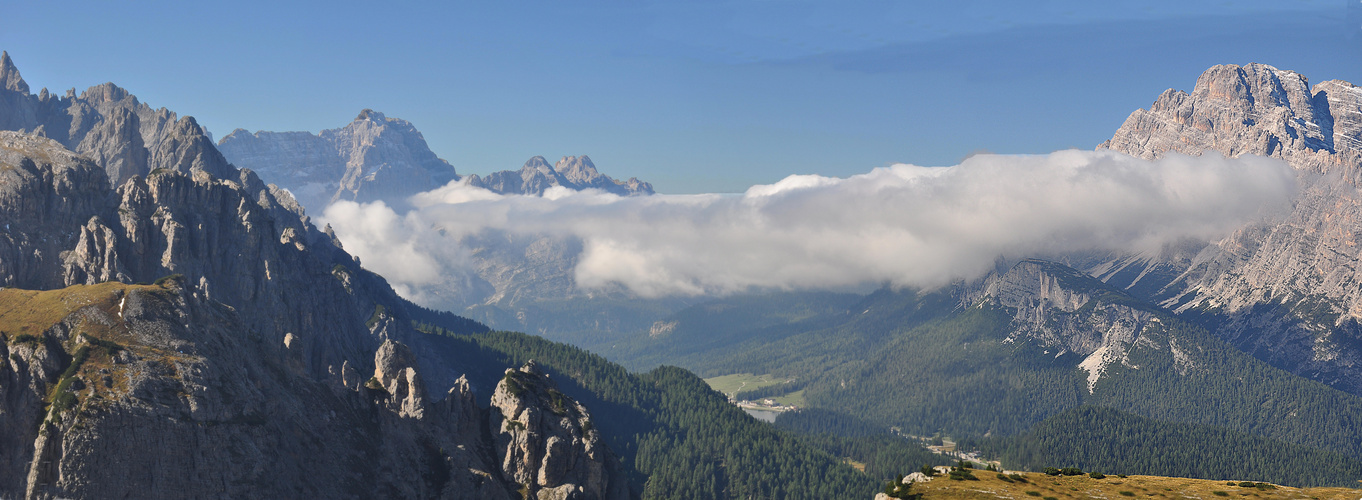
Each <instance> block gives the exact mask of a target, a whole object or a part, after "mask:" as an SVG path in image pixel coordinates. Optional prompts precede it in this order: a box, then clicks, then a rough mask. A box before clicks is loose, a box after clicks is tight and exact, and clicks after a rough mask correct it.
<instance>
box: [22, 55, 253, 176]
mask: <svg viewBox="0 0 1362 500" xmlns="http://www.w3.org/2000/svg"><path fill="white" fill-rule="evenodd" d="M0 80H3V82H4V90H3V91H0V130H24V131H28V132H32V133H34V134H37V135H42V136H45V137H49V138H51V139H53V140H56V141H57V142H58V143H60V144H61V145H62V146H64V147H66V148H67V149H70V150H72V151H75V152H76V153H79V154H81V155H83V156H86V157H88V158H90V159H92V160H94V161H95V163H96V164H98V165H100V167H102V168H104V169H105V175H106V176H107V177H108V182H109V183H110V184H111V185H114V186H118V185H122V183H123V182H124V181H126V180H128V179H129V178H131V177H133V176H139V175H140V176H145V175H147V174H149V173H151V172H153V171H156V170H159V169H165V170H171V171H176V172H181V173H186V174H190V173H193V172H204V173H207V174H209V175H211V176H213V177H217V178H230V177H234V176H235V175H236V172H235V169H233V168H231V166H230V165H229V164H228V163H227V160H226V159H225V158H223V157H222V155H221V154H220V153H218V151H217V149H215V148H214V147H213V143H212V141H211V140H209V139H208V137H207V135H206V133H205V132H204V130H203V128H202V127H200V126H199V124H198V123H197V122H195V121H194V119H193V118H192V117H187V116H186V117H179V116H178V115H176V114H175V113H173V112H171V111H169V110H167V109H165V108H161V109H152V108H151V107H150V106H147V105H146V104H143V103H141V102H139V101H138V100H137V98H136V97H134V96H132V95H131V94H129V93H128V91H126V90H123V89H121V88H119V87H118V86H116V85H114V84H112V83H105V84H102V85H96V86H94V87H90V88H89V89H87V90H86V91H85V92H82V93H81V94H80V95H79V96H77V95H76V93H75V89H71V90H68V91H67V92H66V95H65V96H62V97H57V96H56V95H54V94H51V93H49V92H48V91H47V89H43V90H42V91H41V92H40V93H38V94H37V95H33V94H30V93H28V84H26V83H24V81H23V79H22V78H21V77H20V76H19V71H18V69H16V68H15V67H14V64H13V61H11V60H10V58H9V55H8V54H7V53H6V54H0Z"/></svg>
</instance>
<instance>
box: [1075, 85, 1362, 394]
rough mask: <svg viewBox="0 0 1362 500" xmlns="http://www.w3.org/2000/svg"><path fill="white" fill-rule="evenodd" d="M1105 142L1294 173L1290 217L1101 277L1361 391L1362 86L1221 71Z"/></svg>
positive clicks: (1130, 150) (1284, 362) (1134, 261)
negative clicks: (1280, 163) (1259, 161)
mask: <svg viewBox="0 0 1362 500" xmlns="http://www.w3.org/2000/svg"><path fill="white" fill-rule="evenodd" d="M1100 147H1105V148H1110V149H1113V150H1116V151H1120V152H1124V153H1127V154H1130V155H1134V156H1139V157H1143V158H1157V157H1160V156H1163V155H1165V154H1168V153H1169V152H1179V153H1184V154H1191V155H1199V154H1202V153H1203V152H1205V151H1207V150H1211V151H1216V152H1218V153H1220V154H1223V155H1225V156H1238V155H1242V154H1257V155H1263V156H1271V157H1274V158H1278V159H1281V160H1284V161H1286V162H1287V163H1288V164H1290V165H1291V166H1292V167H1293V168H1295V169H1296V171H1297V172H1298V173H1299V175H1298V177H1297V182H1298V184H1299V186H1300V190H1299V193H1298V194H1297V197H1296V200H1295V201H1294V203H1293V205H1292V212H1291V213H1290V214H1288V215H1286V216H1283V217H1281V218H1275V219H1273V220H1262V221H1258V222H1256V223H1253V224H1250V225H1248V226H1247V227H1245V228H1243V229H1240V230H1239V231H1236V232H1235V233H1234V234H1232V235H1230V236H1229V237H1228V238H1225V239H1224V240H1221V241H1217V242H1211V243H1209V244H1208V245H1206V246H1205V247H1204V248H1202V249H1200V250H1198V251H1195V252H1192V253H1191V254H1188V255H1194V257H1189V258H1162V257H1160V258H1155V259H1148V258H1142V257H1139V256H1124V257H1119V258H1117V259H1115V260H1113V261H1110V262H1104V263H1101V264H1098V265H1097V266H1094V267H1092V268H1091V269H1092V270H1094V271H1098V273H1099V274H1101V275H1102V276H1103V279H1105V280H1107V281H1108V282H1109V283H1111V284H1113V285H1116V286H1119V287H1123V288H1125V289H1127V290H1130V291H1132V292H1135V293H1140V294H1143V295H1144V296H1145V298H1147V299H1150V300H1152V301H1156V302H1159V303H1160V304H1162V305H1163V306H1165V307H1168V308H1170V309H1173V310H1175V311H1178V312H1194V313H1195V312H1196V311H1215V313H1214V314H1217V315H1221V316H1223V317H1221V318H1218V319H1217V320H1216V324H1217V325H1218V326H1217V331H1216V333H1217V334H1218V335H1220V336H1221V337H1223V338H1225V339H1226V340H1229V341H1231V342H1233V343H1234V344H1235V345H1237V346H1238V347H1240V348H1241V349H1243V350H1245V351H1248V352H1251V353H1253V354H1254V355H1255V356H1257V357H1259V358H1261V359H1264V360H1266V361H1269V362H1271V363H1272V364H1273V365H1276V366H1279V367H1283V368H1286V369H1288V370H1290V371H1293V372H1295V373H1298V374H1303V375H1306V376H1309V377H1311V378H1314V379H1316V380H1319V381H1321V382H1324V383H1327V384H1330V385H1332V386H1334V387H1336V388H1339V389H1343V390H1346V391H1349V392H1352V393H1354V394H1359V393H1362V370H1359V369H1358V368H1357V367H1358V366H1362V349H1359V348H1358V347H1356V343H1355V341H1354V340H1353V339H1354V338H1355V335H1356V334H1355V333H1354V332H1355V331H1356V325H1357V320H1359V319H1362V272H1359V271H1357V269H1359V268H1360V267H1359V265H1362V260H1359V255H1358V252H1357V250H1356V245H1357V241H1356V239H1357V238H1356V236H1355V235H1357V234H1362V191H1359V190H1358V186H1359V184H1360V183H1362V89H1358V87H1357V86H1355V85H1353V84H1351V83H1348V82H1343V81H1338V80H1330V81H1325V82H1322V83H1319V84H1316V85H1314V86H1313V87H1312V86H1311V85H1310V81H1309V79H1307V78H1306V77H1305V76H1303V75H1301V74H1299V73H1296V72H1294V71H1287V70H1280V69H1277V68H1274V67H1272V66H1267V65H1263V64H1248V65H1244V66H1237V65H1222V66H1215V67H1213V68H1210V69H1208V70H1206V72H1205V73H1203V74H1202V75H1201V77H1200V78H1198V79H1197V83H1196V86H1195V87H1194V88H1193V89H1192V91H1191V92H1190V93H1185V92H1181V91H1176V90H1171V89H1170V90H1168V91H1166V92H1164V93H1163V94H1162V95H1160V96H1159V97H1158V99H1157V100H1155V101H1154V103H1153V104H1152V105H1151V106H1150V107H1149V108H1148V109H1140V110H1136V111H1135V112H1133V113H1131V114H1130V117H1129V118H1127V119H1126V121H1125V123H1124V124H1123V125H1122V126H1121V128H1120V129H1119V130H1117V131H1116V133H1115V134H1114V135H1113V136H1112V138H1111V139H1110V140H1108V141H1106V142H1104V143H1103V144H1102V145H1101V146H1100ZM1318 174H1325V175H1318ZM1103 268H1105V269H1108V270H1109V271H1106V272H1102V271H1101V269H1103Z"/></svg>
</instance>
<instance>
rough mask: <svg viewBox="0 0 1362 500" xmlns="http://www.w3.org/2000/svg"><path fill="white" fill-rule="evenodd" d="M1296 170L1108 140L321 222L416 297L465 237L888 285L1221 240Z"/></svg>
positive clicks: (465, 203)
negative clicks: (1042, 150)
mask: <svg viewBox="0 0 1362 500" xmlns="http://www.w3.org/2000/svg"><path fill="white" fill-rule="evenodd" d="M1295 189H1296V182H1295V175H1294V173H1293V172H1292V171H1291V169H1290V168H1289V167H1288V166H1286V165H1285V164H1284V163H1282V162H1280V161H1277V160H1273V159H1268V158H1260V157H1243V158H1237V159H1227V158H1224V157H1222V156H1220V155H1218V154H1215V153H1207V154H1206V155H1205V156H1201V157H1190V156H1183V155H1176V154H1175V155H1170V156H1169V157H1167V158H1164V159H1161V160H1157V161H1147V160H1141V159H1137V158H1132V157H1130V156H1126V155H1123V154H1119V153H1114V152H1109V151H1098V152H1092V151H1077V150H1069V151H1059V152H1055V153H1051V154H1048V155H1035V156H1004V155H976V156H973V157H970V158H969V159H967V160H965V161H964V162H962V163H961V164H960V165H957V166H954V167H948V168H929V167H918V166H912V165H894V166H892V167H887V168H877V169H875V170H873V171H871V172H869V173H867V174H862V175H856V176H852V177H848V178H832V177H822V176H816V175H792V176H790V177H787V178H785V179H783V180H781V181H779V182H777V183H775V184H770V185H758V186H753V187H752V188H750V189H748V190H747V192H746V193H743V194H741V195H737V194H731V195H724V194H703V195H654V196H647V197H619V196H615V195H612V194H608V193H603V192H599V191H583V192H574V191H570V190H567V189H565V188H555V189H554V190H551V191H550V192H549V193H547V194H546V195H545V196H544V197H542V198H541V197H531V196H501V195H496V194H494V193H491V192H488V191H485V190H481V189H478V188H472V187H468V186H465V185H460V184H456V183H452V184H450V185H448V186H445V187H443V188H440V189H437V190H434V191H430V192H427V193H422V194H421V195H418V196H416V197H414V198H413V199H412V202H413V204H414V205H415V206H417V208H416V209H414V210H412V211H410V212H408V213H405V214H397V213H395V212H394V211H393V210H392V209H391V208H389V207H387V206H386V205H384V204H382V203H375V204H366V205H360V204H355V203H350V202H340V203H336V204H334V205H332V206H330V207H328V208H327V210H326V211H325V214H324V215H323V217H322V218H323V219H324V220H325V221H326V222H328V223H330V224H332V225H333V226H334V227H335V230H336V233H337V234H338V236H339V237H340V239H341V240H342V242H343V243H344V245H345V247H346V249H347V250H349V251H350V252H351V253H353V254H356V255H358V256H359V257H360V258H361V259H362V261H363V262H364V264H365V266H366V267H368V268H370V269H372V270H374V271H376V272H378V273H380V274H382V275H384V276H385V277H387V278H388V279H389V281H391V282H392V283H393V284H394V285H395V286H396V287H397V289H398V291H399V292H400V293H403V294H404V295H407V296H408V297H413V298H416V299H417V300H418V301H421V300H420V298H421V297H420V296H421V294H422V289H423V287H430V286H435V285H437V284H440V283H449V282H463V281H465V280H467V279H468V278H469V277H470V276H472V275H473V274H474V273H475V269H474V266H475V260H474V259H472V258H471V257H470V256H469V255H468V252H467V251H466V250H465V249H463V248H462V247H461V245H460V242H461V241H464V238H465V237H467V236H471V235H478V234H487V233H486V232H487V231H502V232H505V233H506V234H512V235H547V236H556V237H562V238H576V239H578V241H580V242H581V244H582V253H581V255H580V256H579V258H578V260H577V264H576V267H575V268H574V269H573V270H572V273H573V277H574V278H575V281H576V286H577V287H579V288H583V289H591V288H599V287H604V286H616V285H614V284H618V285H623V286H624V287H627V288H628V289H629V290H632V291H633V292H634V293H637V294H639V295H641V296H645V297H657V296H666V295H697V294H724V293H732V292H738V291H745V290H750V289H754V288H758V289H759V288H777V289H816V288H831V287H845V286H854V285H858V284H865V283H883V282H889V283H892V284H894V285H897V286H920V287H932V286H937V285H942V284H945V283H948V282H950V281H952V280H956V279H969V278H973V277H977V276H980V275H982V274H983V273H985V272H986V271H987V270H988V269H990V268H991V267H992V266H993V263H994V262H995V261H996V259H997V258H998V257H1000V256H1001V257H1009V258H1017V257H1025V256H1031V255H1042V254H1045V255H1052V254H1056V253H1063V252H1071V251H1089V250H1102V249H1111V250H1130V251H1150V250H1157V249H1158V248H1160V247H1161V246H1163V245H1165V244H1169V243H1174V242H1178V241H1182V240H1185V239H1189V238H1191V239H1200V240H1215V239H1218V238H1222V237H1224V236H1227V235H1228V234H1229V233H1231V232H1232V231H1234V230H1235V229H1237V228H1239V227H1241V226H1243V225H1244V224H1246V223H1248V222H1250V221H1252V220H1254V219H1256V218H1260V217H1262V216H1264V215H1265V214H1267V213H1270V212H1275V211H1277V210H1280V209H1282V208H1284V207H1286V206H1289V203H1290V200H1291V197H1292V196H1293V194H1294V193H1295Z"/></svg>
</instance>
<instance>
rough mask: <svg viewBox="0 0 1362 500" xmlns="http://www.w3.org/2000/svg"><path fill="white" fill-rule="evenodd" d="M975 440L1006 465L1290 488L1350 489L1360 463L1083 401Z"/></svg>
mask: <svg viewBox="0 0 1362 500" xmlns="http://www.w3.org/2000/svg"><path fill="white" fill-rule="evenodd" d="M963 444H966V445H977V446H978V447H979V449H981V450H982V451H983V452H984V453H985V454H987V455H988V456H992V457H997V458H999V459H1001V460H1002V461H1003V463H1005V464H1007V465H1008V466H1009V467H1015V468H1021V469H1031V470H1039V469H1040V468H1042V467H1078V468H1080V469H1083V470H1091V471H1100V472H1103V473H1106V474H1145V475H1155V476H1178V477H1195V478H1202V479H1253V480H1256V481H1268V482H1271V483H1276V484H1284V485H1291V486H1352V487H1355V486H1357V481H1356V479H1357V478H1359V477H1362V462H1359V461H1358V460H1357V459H1354V458H1351V457H1348V456H1345V455H1343V454H1340V453H1335V452H1328V451H1319V450H1316V449H1312V448H1309V447H1305V446H1299V445H1293V444H1288V443H1284V442H1282V441H1279V440H1274V439H1267V438H1263V437H1259V436H1254V435H1251V434H1247V433H1243V432H1236V431H1230V430H1226V429H1224V428H1220V427H1210V426H1202V425H1188V424H1178V423H1170V422H1161V421H1158V420H1153V419H1149V418H1144V417H1141V416H1138V415H1132V414H1130V413H1125V412H1122V411H1118V410H1113V409H1110V408H1097V407H1091V406H1083V407H1079V408H1074V409H1071V410H1068V411H1065V412H1064V413H1061V414H1059V415H1056V416H1054V417H1051V418H1049V419H1046V420H1045V421H1044V422H1041V423H1039V424H1036V426H1034V427H1032V428H1031V429H1030V430H1028V431H1026V432H1025V433H1023V434H1020V435H1017V436H1012V437H1003V438H990V439H982V440H979V441H977V442H973V443H963Z"/></svg>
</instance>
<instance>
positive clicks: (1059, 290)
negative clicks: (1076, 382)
mask: <svg viewBox="0 0 1362 500" xmlns="http://www.w3.org/2000/svg"><path fill="white" fill-rule="evenodd" d="M963 297H964V300H963V304H962V305H965V306H974V305H977V304H980V303H990V304H994V305H997V306H1002V307H1005V308H1007V309H1008V310H1010V311H1012V315H1013V319H1012V324H1011V327H1010V329H1009V331H1010V333H1009V334H1008V336H1007V338H1006V340H1005V342H1008V343H1027V342H1030V343H1035V344H1037V345H1040V346H1043V347H1045V348H1047V349H1049V350H1047V351H1045V354H1047V355H1053V356H1054V357H1056V358H1058V357H1060V356H1063V355H1065V354H1074V355H1076V356H1077V357H1078V358H1080V359H1081V361H1080V362H1079V363H1078V368H1079V369H1081V370H1084V371H1086V372H1087V373H1088V376H1087V381H1088V385H1087V389H1088V392H1089V393H1092V392H1093V391H1094V390H1095V388H1096V385H1097V382H1098V381H1099V380H1101V378H1102V375H1103V374H1104V373H1106V371H1107V367H1108V366H1110V365H1112V364H1113V363H1119V364H1122V365H1125V366H1127V367H1132V368H1135V367H1137V366H1136V365H1135V364H1133V363H1132V362H1131V360H1130V353H1131V352H1132V351H1134V350H1135V349H1137V348H1141V349H1153V350H1157V351H1164V352H1167V353H1168V354H1170V355H1173V356H1174V357H1175V358H1176V359H1175V364H1176V366H1178V369H1179V370H1182V371H1184V372H1185V371H1186V370H1188V369H1190V368H1192V367H1193V365H1194V363H1195V362H1194V361H1193V360H1191V358H1189V357H1185V356H1184V357H1179V356H1178V354H1177V353H1178V352H1179V351H1178V348H1177V342H1178V340H1177V339H1176V338H1175V337H1173V336H1170V335H1166V334H1165V333H1164V332H1163V331H1162V330H1163V329H1162V328H1161V326H1162V320H1161V319H1160V318H1159V314H1158V313H1157V312H1156V311H1154V310H1152V309H1151V308H1149V307H1148V306H1145V305H1143V304H1142V303H1140V302H1139V301H1138V300H1137V299H1135V298H1134V297H1131V296H1129V295H1126V294H1124V293H1121V292H1119V291H1116V290H1114V289H1112V288H1110V287H1109V286H1108V285H1106V284H1104V283H1102V282H1100V281H1098V280H1096V279H1094V278H1092V277H1091V276H1088V275H1086V274H1084V273H1082V272H1079V271H1077V270H1075V269H1072V268H1069V267H1066V266H1064V265H1061V264H1058V263H1054V262H1046V261H1041V260H1024V261H1021V262H1019V263H1017V264H1016V265H1014V266H1012V267H1011V268H1010V269H1008V270H1007V271H1006V272H1002V273H995V274H991V275H989V276H988V277H986V278H985V279H984V280H982V281H981V282H980V283H979V284H978V285H976V286H975V287H973V288H972V289H970V290H969V291H967V292H966V293H965V294H964V296H963ZM1184 358H1185V359H1184ZM1184 374H1185V373H1184Z"/></svg>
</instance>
